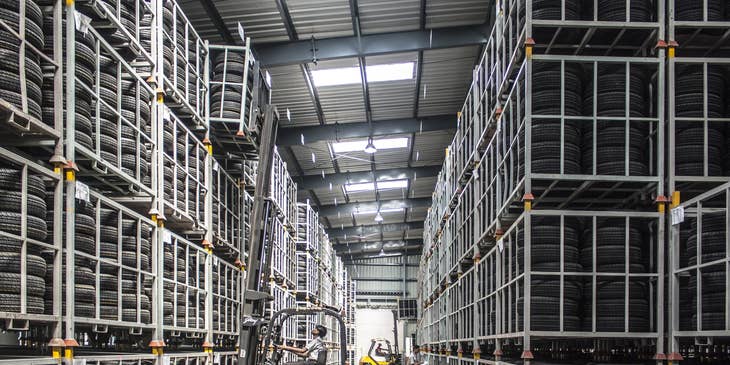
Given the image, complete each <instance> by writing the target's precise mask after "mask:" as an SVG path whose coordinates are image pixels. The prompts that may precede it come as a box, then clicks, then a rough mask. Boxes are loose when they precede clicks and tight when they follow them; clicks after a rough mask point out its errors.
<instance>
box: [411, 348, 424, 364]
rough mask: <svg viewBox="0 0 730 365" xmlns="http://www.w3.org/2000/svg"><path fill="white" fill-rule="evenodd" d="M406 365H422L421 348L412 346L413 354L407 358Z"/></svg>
mask: <svg viewBox="0 0 730 365" xmlns="http://www.w3.org/2000/svg"><path fill="white" fill-rule="evenodd" d="M408 365H424V363H423V356H421V348H420V347H418V345H414V346H413V352H411V355H410V356H408Z"/></svg>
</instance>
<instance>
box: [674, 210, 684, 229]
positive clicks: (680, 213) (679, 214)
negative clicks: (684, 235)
mask: <svg viewBox="0 0 730 365" xmlns="http://www.w3.org/2000/svg"><path fill="white" fill-rule="evenodd" d="M682 222H684V207H683V206H679V207H676V208H674V209H672V225H673V226H676V225H677V224H680V223H682Z"/></svg>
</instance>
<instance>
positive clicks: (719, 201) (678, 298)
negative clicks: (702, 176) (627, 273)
mask: <svg viewBox="0 0 730 365" xmlns="http://www.w3.org/2000/svg"><path fill="white" fill-rule="evenodd" d="M728 208H730V182H728V183H725V184H722V185H720V186H717V187H715V188H714V189H711V190H709V191H707V192H705V193H703V194H700V195H697V196H696V197H694V198H692V199H689V200H686V201H684V202H682V203H680V204H678V205H677V207H676V208H675V209H678V210H681V211H682V212H683V213H684V216H683V217H682V218H680V219H677V220H676V221H673V222H671V223H672V224H671V226H670V227H671V228H670V240H669V256H668V257H669V263H668V266H669V268H668V270H669V271H670V273H671V275H670V278H669V294H668V297H669V309H668V310H669V318H668V319H669V320H668V321H667V322H668V326H669V328H668V330H669V333H670V339H669V341H668V347H669V353H670V354H672V355H673V357H674V358H677V359H678V360H681V357H682V356H688V357H689V356H690V355H691V354H690V353H689V348H691V347H692V346H693V345H698V346H707V345H712V339H713V338H722V337H727V335H728V333H730V316H729V315H728V313H730V309H729V308H728V305H729V303H730V300H728V295H730V290H728V286H727V285H728V284H727V281H726V280H727V278H728V277H730V274H729V273H730V266H729V265H730V258H729V256H728V252H730V236H728V227H730V213H729V211H728ZM718 218H719V219H718ZM711 223H717V224H719V228H720V229H719V230H717V228H714V230H711V229H712V226H711V225H710V224H711ZM705 230H707V232H705ZM685 232H687V233H686V234H685ZM690 240H693V241H694V242H695V246H696V247H695V248H694V249H690V248H689V245H688V243H689V241H690ZM713 246H714V247H713ZM705 249H706V250H707V253H705ZM718 279H720V280H721V281H722V283H721V284H720V285H719V287H718V285H717V280H718ZM713 280H714V281H715V283H714V286H713ZM691 281H694V282H695V287H696V288H695V289H694V292H693V291H692V290H693V289H692V288H691V285H690V283H691ZM704 285H707V286H708V288H709V289H708V290H709V291H705V290H703V288H704ZM713 296H714V297H717V298H718V299H719V300H716V299H714V297H713ZM693 308H694V309H693ZM706 308H707V309H706ZM711 310H712V311H714V312H711ZM717 313H720V314H721V316H720V317H723V318H722V319H720V318H714V319H713V318H712V317H710V320H709V321H707V320H706V319H705V318H704V316H707V315H712V314H715V315H716V314H717ZM687 316H689V318H687ZM716 317H717V316H716ZM677 354H679V355H682V356H679V357H678V356H676V355H677Z"/></svg>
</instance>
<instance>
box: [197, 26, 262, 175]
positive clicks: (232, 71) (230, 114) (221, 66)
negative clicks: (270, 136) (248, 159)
mask: <svg viewBox="0 0 730 365" xmlns="http://www.w3.org/2000/svg"><path fill="white" fill-rule="evenodd" d="M243 43H244V45H243V46H227V47H217V46H211V47H209V50H210V58H209V59H210V63H211V66H210V68H211V76H210V101H209V103H210V110H209V114H210V117H209V119H210V121H211V122H212V123H211V130H212V134H213V135H214V136H224V137H229V136H231V135H235V136H236V138H235V139H230V138H221V143H222V144H223V145H224V146H226V148H229V149H232V150H235V151H236V152H237V153H240V154H242V155H244V156H248V155H251V154H253V155H255V154H256V153H257V147H256V146H257V145H258V144H259V135H260V134H261V124H262V122H263V120H262V106H263V105H266V104H269V101H270V98H271V85H270V82H269V80H268V78H267V76H266V75H265V74H264V73H263V72H262V70H261V69H260V67H259V64H258V63H257V62H254V61H253V57H252V56H251V40H250V38H246V39H245V40H243ZM249 167H250V164H249Z"/></svg>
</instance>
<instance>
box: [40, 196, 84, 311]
mask: <svg viewBox="0 0 730 365" xmlns="http://www.w3.org/2000/svg"><path fill="white" fill-rule="evenodd" d="M49 196H50V192H49ZM47 206H48V209H49V210H48V211H47V214H46V220H47V222H48V225H49V226H51V225H53V210H52V209H51V207H52V206H53V205H52V201H50V200H49V201H48V202H47ZM75 213H76V215H75V222H74V225H75V228H76V230H75V233H74V248H75V250H76V252H78V253H83V254H86V255H91V256H94V255H96V218H95V217H96V214H95V211H94V208H93V206H91V205H89V204H87V203H85V202H78V203H77V206H76V212H75ZM62 219H63V220H62V221H63V222H65V221H66V213H64V214H63V218H62ZM64 242H65V241H64ZM48 243H49V244H53V242H52V237H49V238H48ZM44 256H45V257H46V260H47V261H48V262H52V260H53V253H52V252H44ZM62 265H63V267H62V276H63V277H62V283H63V284H62V293H65V292H66V290H70V289H68V288H67V287H66V258H65V255H64V257H63V259H62ZM49 266H50V265H49ZM95 270H96V261H95V260H92V259H90V258H88V257H86V256H83V255H80V254H79V255H75V258H74V289H73V290H74V315H76V316H79V317H84V318H93V317H95V316H96V273H95ZM52 279H53V272H52V271H51V270H50V269H49V270H48V271H47V272H46V281H47V282H48V283H51V282H52ZM63 295H65V294H63ZM44 299H45V302H46V314H52V311H53V287H52V286H51V285H49V286H47V287H46V290H45V293H44ZM62 311H63V313H65V311H66V304H65V302H64V305H63V308H62Z"/></svg>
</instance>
